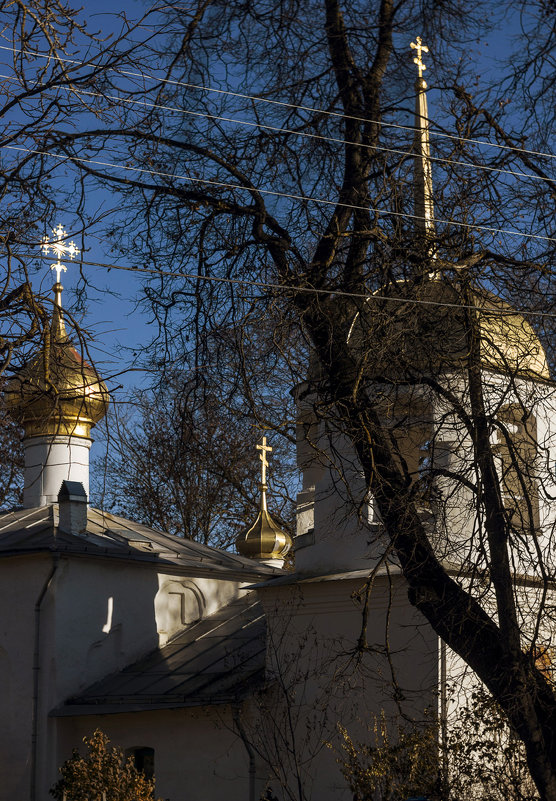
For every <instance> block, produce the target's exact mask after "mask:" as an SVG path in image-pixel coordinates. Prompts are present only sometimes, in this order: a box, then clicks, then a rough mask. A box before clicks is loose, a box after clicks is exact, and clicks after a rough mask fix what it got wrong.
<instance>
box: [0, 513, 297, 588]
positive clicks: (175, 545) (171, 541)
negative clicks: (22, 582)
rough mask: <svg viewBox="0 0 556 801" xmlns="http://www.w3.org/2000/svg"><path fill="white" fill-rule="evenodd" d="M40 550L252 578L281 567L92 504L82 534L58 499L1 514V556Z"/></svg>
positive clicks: (200, 572)
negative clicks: (64, 522) (73, 530)
mask: <svg viewBox="0 0 556 801" xmlns="http://www.w3.org/2000/svg"><path fill="white" fill-rule="evenodd" d="M40 552H47V553H48V552H51V553H60V554H61V553H66V554H74V555H77V556H90V557H98V558H110V559H124V560H128V561H134V562H146V563H151V564H152V563H155V564H156V565H157V566H159V567H160V568H162V569H166V570H169V569H171V570H172V571H173V572H177V573H182V572H185V573H192V572H193V573H194V574H195V575H197V576H204V575H210V576H213V577H216V576H217V574H221V575H222V576H224V575H225V576H227V577H230V578H232V577H238V578H241V579H246V580H250V579H251V578H253V579H256V578H257V577H261V578H262V577H264V576H271V575H275V574H281V573H282V571H281V570H279V569H277V568H273V567H269V566H267V565H262V564H260V563H255V562H253V561H252V560H251V559H247V558H245V557H243V556H239V555H237V554H233V553H230V552H229V551H223V550H220V549H217V548H211V547H209V546H208V545H203V544H202V543H200V542H193V541H192V540H186V539H182V538H181V537H176V536H173V535H171V534H164V533H162V532H161V531H156V530H155V529H152V528H149V527H148V526H144V525H142V524H141V523H134V522H133V521H131V520H126V519H125V518H123V517H118V516H117V515H113V514H110V513H109V512H102V511H99V510H98V509H88V510H87V529H86V531H85V532H84V533H83V534H79V535H77V534H70V533H68V532H66V531H63V530H62V529H60V528H58V504H50V505H48V506H39V507H36V508H33V509H18V510H15V511H12V512H6V513H4V514H1V515H0V558H3V557H8V556H16V555H22V554H29V553H40Z"/></svg>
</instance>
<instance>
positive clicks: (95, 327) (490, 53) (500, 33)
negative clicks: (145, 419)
mask: <svg viewBox="0 0 556 801" xmlns="http://www.w3.org/2000/svg"><path fill="white" fill-rule="evenodd" d="M145 8H146V6H145V5H144V4H143V3H140V2H137V0H126V2H125V3H121V5H120V9H121V10H123V11H125V12H126V13H127V14H128V15H129V16H130V17H135V16H137V15H139V14H141V13H143V12H144V9H145ZM113 13H114V5H113V3H110V2H108V0H96V1H95V2H94V3H93V2H88V3H86V4H85V5H84V7H83V9H82V12H81V16H82V18H83V19H86V20H87V21H88V23H89V28H90V29H93V30H96V29H98V30H102V31H103V33H104V34H108V33H109V32H110V31H111V30H113V29H114V26H115V25H117V23H115V22H114V18H113ZM518 30H519V28H518V18H517V16H516V15H515V14H514V16H513V17H512V16H505V17H503V19H501V22H500V27H499V28H498V29H497V30H496V31H494V32H492V33H490V34H488V35H487V36H484V37H482V38H480V39H479V40H478V41H476V42H474V43H472V44H470V48H471V50H472V53H473V56H474V58H475V61H476V66H477V74H481V75H482V76H483V77H486V76H488V75H489V74H495V72H496V69H497V60H498V59H499V58H500V57H502V56H505V55H507V52H508V50H509V49H511V46H510V40H511V39H512V37H515V36H516V35H517V34H518ZM418 34H419V32H418V31H416V34H415V35H418ZM425 77H426V79H427V81H428V83H429V86H430V88H431V91H430V112H431V117H433V118H434V109H435V95H436V91H435V89H434V72H433V70H431V69H429V70H428V71H427V73H426V75H425ZM472 78H473V76H470V81H471V79H472ZM246 90H247V91H249V88H248V87H246ZM65 169H66V168H64V167H61V169H60V175H59V180H60V181H61V182H62V181H63V172H64V170H65ZM119 202H120V200H119V199H118V198H114V197H112V196H111V195H110V194H109V193H103V192H100V191H98V192H96V193H94V194H91V195H90V196H89V197H88V203H89V205H90V206H91V207H95V210H98V209H102V210H108V209H110V208H111V207H112V206H113V205H117V204H118V203H119ZM73 222H74V220H73V219H72V213H71V209H60V211H59V213H58V215H57V217H56V219H53V220H52V223H53V225H56V224H58V223H61V224H62V225H64V226H65V227H66V229H67V232H68V234H72V233H73V230H72V224H73ZM49 233H50V232H49ZM77 243H78V245H79V246H80V244H81V243H80V241H79V240H77ZM84 245H85V249H86V256H85V258H86V260H87V261H94V262H101V263H108V264H110V263H115V264H120V265H124V266H130V265H132V264H133V263H134V258H135V257H136V256H138V255H140V254H133V253H128V254H124V255H122V254H119V255H116V254H115V253H114V252H113V251H112V250H111V245H110V243H109V242H108V241H107V240H106V239H104V238H103V237H102V235H101V233H100V230H99V229H98V228H96V229H93V230H91V231H90V232H88V233H87V235H86V236H85V239H84ZM37 255H38V254H37ZM35 264H36V267H37V273H36V279H35V280H36V284H35V285H36V286H37V287H39V286H40V287H41V288H43V289H44V288H45V287H47V286H48V285H49V284H50V283H52V277H53V274H52V273H51V271H50V269H49V266H50V264H49V263H48V262H47V261H44V260H43V261H42V263H41V262H40V261H39V260H37V262H35ZM66 264H67V267H68V270H67V272H66V273H65V274H64V276H63V279H62V280H63V285H64V287H65V305H66V306H68V307H70V308H71V307H72V304H73V301H74V298H75V289H76V288H77V287H78V286H79V282H80V277H79V266H78V265H77V264H72V263H71V262H69V261H67V262H66ZM83 271H84V274H85V275H86V276H87V278H88V281H89V285H88V288H87V303H86V306H85V308H84V309H83V312H82V313H80V314H79V315H77V316H78V319H79V322H80V323H81V324H82V325H83V326H84V328H85V329H87V330H88V331H90V332H91V334H92V336H93V339H92V340H91V344H90V353H91V356H92V357H93V358H94V361H95V363H96V365H97V368H98V370H99V372H100V373H101V375H103V376H114V377H113V378H112V380H111V381H110V385H111V386H112V387H114V386H117V385H118V384H122V385H123V387H124V388H125V390H126V391H127V390H130V389H131V388H132V387H133V386H146V385H147V384H148V382H149V376H148V375H146V374H144V373H142V372H140V371H139V372H138V371H136V370H135V369H134V356H133V353H134V351H136V350H137V349H138V348H140V347H141V346H144V345H146V344H147V343H148V342H149V341H150V340H151V339H152V338H153V337H155V336H156V333H157V330H156V327H155V324H154V322H153V321H152V320H151V318H150V315H149V314H148V313H147V312H146V311H144V310H141V309H138V308H137V299H138V298H139V297H140V295H141V286H142V283H143V279H144V276H142V275H141V274H134V273H130V272H124V271H120V270H114V269H113V270H110V271H108V270H106V269H104V268H101V267H84V268H83ZM115 394H116V397H118V398H119V399H121V400H122V401H125V392H121V391H119V392H116V393H115Z"/></svg>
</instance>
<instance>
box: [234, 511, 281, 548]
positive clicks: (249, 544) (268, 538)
mask: <svg viewBox="0 0 556 801" xmlns="http://www.w3.org/2000/svg"><path fill="white" fill-rule="evenodd" d="M291 547H292V540H291V537H290V535H289V534H288V532H287V531H283V530H282V529H281V528H280V526H278V525H277V524H276V523H275V522H274V520H273V519H272V518H271V516H270V515H269V513H268V511H267V510H266V509H261V511H260V512H259V515H258V517H257V519H256V521H255V524H254V525H253V526H251V528H250V529H249V530H248V531H247V532H246V533H244V534H240V535H239V537H238V538H237V539H236V548H237V550H238V552H239V553H240V554H241V555H242V556H247V557H249V558H250V559H284V557H285V556H286V554H287V553H288V551H289V550H290V548H291Z"/></svg>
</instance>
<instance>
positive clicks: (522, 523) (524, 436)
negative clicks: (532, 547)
mask: <svg viewBox="0 0 556 801" xmlns="http://www.w3.org/2000/svg"><path fill="white" fill-rule="evenodd" d="M497 420H498V430H497V443H496V446H495V453H496V456H497V460H498V469H499V476H500V484H501V490H502V500H503V503H504V508H505V510H506V514H507V516H508V520H509V522H510V525H511V526H512V528H513V529H514V530H515V531H521V532H523V533H524V534H527V533H531V532H534V531H536V530H537V529H538V527H539V490H538V481H537V478H536V475H535V463H536V456H537V425H536V420H535V418H534V417H533V416H532V415H526V414H525V413H524V411H523V409H522V408H521V407H517V406H506V407H505V408H503V409H501V410H500V411H499V412H498V415H497Z"/></svg>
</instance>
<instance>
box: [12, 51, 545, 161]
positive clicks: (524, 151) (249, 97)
mask: <svg viewBox="0 0 556 801" xmlns="http://www.w3.org/2000/svg"><path fill="white" fill-rule="evenodd" d="M0 50H8V51H10V52H13V53H23V52H25V53H26V55H31V56H33V57H34V58H46V59H50V60H52V55H51V54H50V53H40V52H35V53H29V52H27V51H23V50H22V49H21V48H19V47H7V46H6V45H0ZM56 61H60V62H63V63H67V64H73V65H76V66H90V67H100V66H101V65H99V64H97V65H95V64H89V63H88V62H85V61H79V60H77V59H70V58H61V57H60V56H56ZM109 71H110V72H116V73H118V74H119V75H125V76H126V77H131V78H141V79H146V80H149V81H154V82H156V83H167V84H170V85H172V86H181V87H184V88H186V89H195V90H198V91H203V92H212V93H215V94H220V95H227V96H230V97H236V98H239V99H241V100H251V101H254V102H257V103H266V104H269V105H274V106H281V107H284V108H290V109H294V110H299V111H310V112H312V113H313V114H323V115H325V116H328V117H336V118H339V119H346V120H353V121H354V122H363V123H367V124H370V125H380V126H383V127H386V128H397V129H399V130H402V131H412V132H413V133H415V132H416V131H418V130H419V129H418V128H416V127H415V126H413V125H401V124H399V123H394V122H384V121H383V120H370V119H368V118H366V117H358V116H354V115H351V114H343V113H342V112H340V111H329V110H327V109H321V108H315V107H313V106H305V105H300V104H297V103H288V102H287V101H283V100H272V99H270V98H267V97H260V96H258V95H249V94H245V93H243V92H233V91H231V90H229V89H217V88H216V87H212V86H204V85H203V84H195V83H189V82H187V81H178V80H173V79H171V78H159V77H156V76H154V75H149V74H148V73H144V72H134V71H131V70H124V69H120V68H118V67H109ZM429 135H430V136H438V137H439V138H443V139H452V140H454V141H456V142H468V143H470V144H475V145H481V146H485V147H495V148H498V149H500V150H510V151H512V152H514V153H522V154H525V155H529V156H540V157H543V158H549V159H556V155H555V154H554V153H545V152H543V151H541V150H529V149H527V148H522V147H514V146H512V145H501V144H498V143H497V142H486V141H485V140H483V139H474V138H470V137H465V136H456V135H455V134H449V133H445V132H444V131H432V130H430V131H429Z"/></svg>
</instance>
